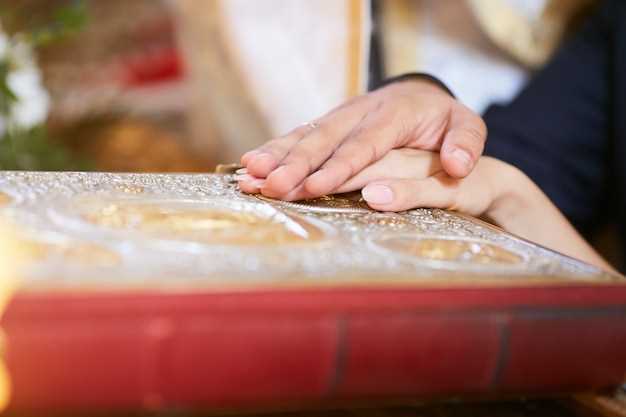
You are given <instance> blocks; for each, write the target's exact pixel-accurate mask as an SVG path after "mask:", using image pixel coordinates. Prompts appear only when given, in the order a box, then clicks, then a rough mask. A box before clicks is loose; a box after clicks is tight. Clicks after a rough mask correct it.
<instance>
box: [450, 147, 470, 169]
mask: <svg viewBox="0 0 626 417" xmlns="http://www.w3.org/2000/svg"><path fill="white" fill-rule="evenodd" d="M451 155H452V157H453V158H454V159H456V160H457V161H459V162H460V163H462V164H463V165H465V167H467V168H471V167H472V157H471V155H470V154H469V153H467V152H466V151H464V150H463V149H459V148H457V149H455V150H453V151H452V154H451Z"/></svg>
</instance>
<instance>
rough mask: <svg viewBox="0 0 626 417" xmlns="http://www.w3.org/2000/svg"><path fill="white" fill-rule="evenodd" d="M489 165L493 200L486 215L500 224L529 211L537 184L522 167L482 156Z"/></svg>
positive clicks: (482, 159) (489, 179)
mask: <svg viewBox="0 0 626 417" xmlns="http://www.w3.org/2000/svg"><path fill="white" fill-rule="evenodd" d="M482 161H484V162H485V164H486V165H487V169H488V173H487V175H488V176H487V178H488V181H489V184H490V190H491V202H490V204H489V206H488V207H487V210H486V212H485V215H486V216H487V217H489V218H490V219H492V220H493V221H494V222H496V223H497V224H499V225H505V224H506V223H507V222H508V221H511V220H513V219H516V218H518V217H519V216H520V215H523V213H525V212H528V211H529V209H530V208H531V207H532V206H533V201H534V200H535V198H534V197H535V194H536V192H535V191H536V189H537V187H536V185H535V184H534V183H533V182H532V180H531V179H530V178H528V176H527V175H526V174H524V173H523V172H522V171H521V170H520V169H518V168H516V167H514V166H513V165H510V164H508V163H506V162H503V161H501V160H499V159H495V158H491V157H482V158H481V162H482Z"/></svg>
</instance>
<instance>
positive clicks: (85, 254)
mask: <svg viewBox="0 0 626 417" xmlns="http://www.w3.org/2000/svg"><path fill="white" fill-rule="evenodd" d="M21 247H22V248H24V251H25V253H26V255H27V257H29V258H30V259H32V260H34V261H37V262H42V261H45V260H48V259H52V258H60V259H63V260H64V261H67V262H70V263H74V264H80V265H89V266H97V267H111V266H117V265H119V264H120V263H121V261H122V259H121V257H120V255H119V254H117V253H115V252H114V251H112V250H110V249H107V248H105V247H102V246H100V245H96V244H94V243H51V242H43V241H36V240H23V241H22V242H21Z"/></svg>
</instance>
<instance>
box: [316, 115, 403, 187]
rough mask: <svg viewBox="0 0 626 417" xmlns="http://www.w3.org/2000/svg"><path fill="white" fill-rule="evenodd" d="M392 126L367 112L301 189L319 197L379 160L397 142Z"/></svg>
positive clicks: (396, 133)
mask: <svg viewBox="0 0 626 417" xmlns="http://www.w3.org/2000/svg"><path fill="white" fill-rule="evenodd" d="M397 137H398V132H397V130H396V128H395V125H393V124H390V123H387V121H385V120H384V118H382V117H380V115H379V114H378V113H371V114H370V115H368V117H367V119H365V120H363V121H362V122H361V123H360V124H359V125H358V126H357V127H355V128H354V129H353V130H352V131H351V132H350V134H349V135H348V136H347V137H346V138H345V139H344V140H343V142H342V143H341V145H339V147H338V148H337V150H335V152H334V153H333V154H332V156H331V157H330V158H329V159H328V160H327V161H326V162H325V163H324V165H322V167H321V168H320V169H319V170H318V171H317V172H315V173H314V174H312V175H311V176H310V177H308V178H307V179H306V180H305V182H304V186H305V188H306V189H307V190H308V191H309V192H310V193H311V194H313V195H316V196H321V195H325V194H328V193H331V192H333V191H335V190H336V189H337V188H338V187H339V186H341V185H342V184H344V183H345V182H346V181H348V180H349V179H350V178H352V177H353V176H355V175H357V174H358V173H359V172H361V171H362V170H363V169H365V168H366V167H368V166H369V165H371V164H373V163H375V162H376V161H378V160H380V159H381V158H382V157H383V156H384V155H386V154H387V153H388V152H389V150H391V149H392V148H393V147H394V146H395V144H396V142H397Z"/></svg>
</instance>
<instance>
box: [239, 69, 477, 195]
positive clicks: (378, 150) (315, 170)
mask: <svg viewBox="0 0 626 417" xmlns="http://www.w3.org/2000/svg"><path fill="white" fill-rule="evenodd" d="M485 138H486V128H485V124H484V123H483V121H482V119H481V118H480V117H479V116H478V115H476V114H475V113H473V112H472V111H471V110H470V109H468V108H467V107H465V106H464V105H462V104H461V103H459V102H458V101H457V100H455V99H454V98H452V97H451V96H450V95H449V94H448V93H447V92H445V91H443V90H442V89H441V88H440V87H438V86H436V85H435V84H433V83H432V82H430V81H426V80H419V79H418V80H409V81H403V82H398V83H393V84H390V85H388V86H386V87H384V88H381V89H379V90H376V91H374V92H372V93H369V94H366V95H364V96H361V97H357V98H355V99H353V100H350V101H348V102H347V103H345V104H344V105H342V106H340V107H338V108H336V109H334V110H332V111H331V112H330V113H328V114H326V115H325V116H323V117H321V118H319V119H317V120H315V121H314V122H312V123H311V124H308V125H303V126H300V127H298V128H297V129H295V130H293V131H292V132H290V133H289V134H287V135H285V136H283V137H280V138H277V139H274V140H271V141H269V142H268V143H266V144H265V145H263V146H261V147H260V148H258V149H255V150H253V151H250V152H248V153H246V154H245V155H243V157H242V158H241V163H242V165H244V166H245V167H246V168H247V171H248V174H249V177H246V178H242V180H241V181H240V185H241V188H242V189H243V190H244V191H246V192H261V193H263V194H264V195H266V196H268V197H274V198H281V199H285V200H298V199H302V198H311V197H317V196H321V195H324V194H329V193H332V192H337V190H338V188H339V187H340V186H341V185H342V184H344V183H345V182H346V181H348V180H349V179H350V178H352V177H353V176H355V175H356V174H358V173H359V172H360V171H362V170H363V169H364V168H366V167H367V166H369V165H371V164H372V163H374V162H376V161H378V160H379V159H381V158H382V157H383V156H385V155H386V154H387V153H388V152H389V151H390V150H392V149H396V148H403V147H406V148H413V149H422V150H433V151H440V155H441V156H440V158H441V166H442V167H443V169H444V170H445V171H446V172H447V173H448V174H449V175H450V176H452V177H455V178H462V177H465V176H467V175H468V174H469V173H470V172H471V171H472V169H473V167H474V165H475V163H476V161H477V160H478V158H479V157H480V155H481V154H482V151H483V147H484V142H485Z"/></svg>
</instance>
